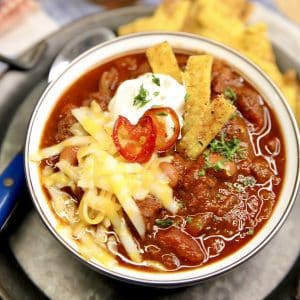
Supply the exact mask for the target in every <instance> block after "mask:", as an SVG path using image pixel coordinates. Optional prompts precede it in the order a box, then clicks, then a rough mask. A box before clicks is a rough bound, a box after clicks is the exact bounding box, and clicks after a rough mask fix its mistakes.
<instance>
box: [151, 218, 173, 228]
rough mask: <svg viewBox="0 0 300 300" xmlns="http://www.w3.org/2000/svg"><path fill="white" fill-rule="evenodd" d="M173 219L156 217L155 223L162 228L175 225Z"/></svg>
mask: <svg viewBox="0 0 300 300" xmlns="http://www.w3.org/2000/svg"><path fill="white" fill-rule="evenodd" d="M173 223H174V222H173V220H171V219H156V220H155V225H157V226H158V227H160V228H168V227H169V226H171V225H173Z"/></svg>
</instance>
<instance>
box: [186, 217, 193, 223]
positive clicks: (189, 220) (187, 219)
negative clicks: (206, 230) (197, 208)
mask: <svg viewBox="0 0 300 300" xmlns="http://www.w3.org/2000/svg"><path fill="white" fill-rule="evenodd" d="M186 222H187V224H191V223H192V222H193V218H192V217H190V216H188V217H186Z"/></svg>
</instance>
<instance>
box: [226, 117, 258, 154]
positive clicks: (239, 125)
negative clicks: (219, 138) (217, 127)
mask: <svg viewBox="0 0 300 300" xmlns="http://www.w3.org/2000/svg"><path fill="white" fill-rule="evenodd" d="M223 132H224V134H225V135H226V138H227V139H233V138H237V139H239V140H240V146H241V148H242V152H241V157H242V158H243V159H249V160H252V158H253V157H254V153H253V148H252V144H251V140H250V136H249V133H248V128H247V124H246V122H245V120H244V119H243V118H242V117H240V116H236V117H235V118H233V119H231V120H230V121H229V122H228V123H227V124H226V125H225V126H224V128H223Z"/></svg>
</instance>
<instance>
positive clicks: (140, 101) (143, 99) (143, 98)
mask: <svg viewBox="0 0 300 300" xmlns="http://www.w3.org/2000/svg"><path fill="white" fill-rule="evenodd" d="M148 95H149V91H147V90H146V89H145V88H144V86H143V85H141V86H140V90H139V93H138V94H137V95H136V96H135V97H134V101H133V105H134V106H137V107H138V108H141V107H143V106H144V105H146V104H147V103H148V102H149V101H150V100H147V97H148Z"/></svg>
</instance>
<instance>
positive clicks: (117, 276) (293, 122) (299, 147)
mask: <svg viewBox="0 0 300 300" xmlns="http://www.w3.org/2000/svg"><path fill="white" fill-rule="evenodd" d="M151 36H152V37H166V38H167V37H168V36H172V37H179V38H180V37H184V38H191V39H196V40H200V41H202V42H203V43H207V44H211V45H213V46H215V47H218V48H222V50H224V51H225V52H230V53H231V54H233V55H234V56H236V57H238V58H239V59H240V60H243V61H244V62H246V63H247V64H248V65H249V67H250V68H252V69H255V71H256V72H258V73H259V74H260V75H261V76H262V77H264V79H265V80H266V82H268V84H269V87H270V88H272V89H273V91H274V92H275V93H276V94H277V95H278V98H279V100H280V101H281V103H282V104H283V106H284V108H285V110H286V113H287V114H288V117H289V119H290V122H291V125H292V128H293V131H294V137H295V138H296V145H297V149H296V152H297V162H298V167H299V157H300V156H299V153H300V137H299V129H298V126H297V122H296V119H295V117H294V115H293V113H292V111H291V108H290V107H289V105H288V104H287V101H286V100H285V98H284V96H283V95H282V93H281V91H280V90H279V89H278V87H277V86H276V85H275V84H274V83H273V81H272V80H271V79H270V77H269V76H268V75H267V74H265V73H264V72H263V71H262V70H261V69H260V68H259V67H258V66H257V65H255V64H254V63H253V62H251V61H250V60H249V59H248V58H246V57H244V56H243V55H242V54H240V53H239V52H237V51H236V50H234V49H232V48H230V47H228V46H226V45H224V44H222V43H219V42H216V41H214V40H211V39H208V38H204V37H200V36H198V35H194V34H189V33H177V32H176V33H175V32H168V31H160V32H146V33H136V34H130V35H126V36H123V37H118V38H116V39H113V40H110V41H107V42H105V43H103V44H100V45H97V46H95V47H93V48H91V49H90V50H88V51H86V52H84V53H83V54H81V55H80V56H78V57H77V58H76V59H75V60H74V61H72V62H71V63H70V65H69V66H68V67H67V68H66V70H65V71H64V72H63V73H62V74H61V75H60V76H59V77H58V78H56V79H55V80H54V81H53V82H51V83H50V84H49V85H48V87H47V88H46V90H45V91H44V93H43V95H42V96H41V97H40V99H39V101H38V102H37V104H36V106H35V109H34V111H33V113H32V116H31V119H30V122H29V125H28V129H27V135H26V145H25V162H24V164H25V173H26V181H27V186H28V187H29V191H30V195H31V197H32V199H33V203H34V206H35V208H36V210H37V211H38V214H39V215H40V217H41V219H42V221H43V223H44V224H45V225H46V227H47V228H48V230H49V231H50V232H51V233H52V235H53V236H54V237H55V238H56V239H58V240H59V241H60V243H61V244H63V245H64V247H66V248H67V249H68V250H69V252H71V253H72V254H73V255H74V256H75V257H76V258H77V259H79V260H80V261H82V262H83V263H84V264H86V265H88V266H89V267H91V268H92V269H94V270H96V271H98V272H100V273H102V274H105V275H107V276H109V277H112V278H115V279H119V280H123V281H126V282H131V283H135V284H139V285H148V286H149V285H150V286H165V287H166V286H174V285H176V287H179V286H186V285H191V284H193V283H196V282H199V281H202V280H207V279H210V278H212V277H215V276H217V275H221V274H223V273H224V272H226V271H228V270H231V269H233V268H236V267H237V266H239V265H240V264H241V263H243V262H245V261H246V260H248V259H249V258H251V257H252V256H254V255H255V254H256V253H257V252H258V251H259V250H261V249H262V248H263V247H264V246H265V245H266V244H267V243H268V242H269V241H270V240H271V239H272V238H273V236H274V235H275V234H276V232H277V231H278V230H279V229H280V228H281V226H282V224H283V223H284V221H285V220H286V218H287V217H288V215H289V212H290V211H291V209H292V207H293V204H294V202H295V199H296V196H297V191H298V190H299V186H300V180H299V177H300V172H299V168H298V173H297V174H296V178H295V184H294V185H293V191H292V193H291V198H290V199H289V202H288V204H287V205H286V207H285V210H284V211H283V212H282V217H281V219H280V220H279V221H278V222H277V223H276V225H275V226H274V228H273V229H272V230H271V232H270V233H269V235H268V236H266V237H265V238H264V240H263V241H262V242H261V243H260V244H258V245H257V246H256V247H255V249H254V250H253V251H252V252H249V253H247V254H246V255H243V256H242V257H240V258H239V259H237V260H236V261H235V262H234V263H232V264H230V265H228V266H225V267H223V268H220V269H218V270H217V271H215V272H212V273H209V274H207V275H206V276H200V277H194V278H187V279H181V280H172V281H170V280H167V281H166V280H165V281H164V280H155V279H152V280H147V279H140V278H139V277H138V276H137V277H132V276H128V275H127V276H124V275H123V274H120V273H118V272H115V271H113V270H110V269H108V268H106V267H104V266H102V265H100V264H96V263H94V262H93V261H91V260H87V259H85V258H83V256H82V255H80V253H79V252H78V251H77V250H76V249H74V247H72V246H71V245H70V244H69V243H68V242H67V241H66V240H65V238H64V237H63V236H62V235H61V234H59V233H58V232H57V230H56V229H55V228H54V227H53V226H52V224H51V223H50V221H49V218H48V217H47V214H46V213H45V212H44V211H43V209H42V208H41V206H40V205H39V202H40V200H39V199H38V198H37V197H36V194H35V192H34V190H35V187H34V185H33V182H32V179H31V176H30V168H29V161H30V159H29V146H30V139H31V133H32V130H33V125H34V121H35V119H36V116H37V114H38V112H39V108H40V106H41V104H42V102H43V100H44V99H45V97H46V95H47V93H48V92H49V91H50V90H51V89H52V88H53V86H55V84H56V82H58V81H59V80H60V78H62V77H63V76H64V74H65V73H67V72H68V71H69V70H70V69H71V68H72V67H73V66H74V65H76V64H77V63H78V62H80V61H81V60H82V59H84V58H85V57H87V56H89V55H90V54H91V53H93V52H95V51H97V52H98V51H101V49H102V48H104V47H107V46H109V45H113V44H116V43H124V42H126V40H128V39H134V38H140V37H149V38H150V37H151ZM152 44H155V42H153V43H152ZM199 50H200V51H201V49H199ZM132 51H134V49H133V50H132ZM119 54H120V55H124V54H125V53H124V52H123V54H122V52H121V51H120V52H119ZM113 58H114V57H113V56H112V57H111V58H110V59H113ZM110 59H109V60H110ZM102 63H103V62H101V63H100V64H102ZM228 63H229V64H231V65H232V63H231V62H230V61H228ZM96 65H97V64H96V63H95V64H94V68H95V67H96ZM234 67H235V66H234ZM86 72H88V70H85V71H84V73H86ZM77 79H78V78H76V79H74V80H73V83H74V82H75V81H76V80H77ZM63 92H64V91H62V92H61V94H62V93H63ZM61 94H60V95H61ZM55 103H57V102H55ZM54 106H55V105H52V106H51V110H52V109H53V108H54ZM274 110H276V109H274ZM275 115H276V117H277V119H278V122H279V123H281V121H280V120H279V118H278V115H277V113H276V112H275ZM47 117H49V115H48V116H47ZM282 133H283V131H282ZM280 197H281V195H280ZM265 225H266V224H265ZM224 259H226V258H224ZM196 269H197V268H196ZM183 272H185V271H183ZM136 273H137V274H139V272H136ZM148 273H149V272H148ZM153 274H157V273H153ZM174 274H176V272H174Z"/></svg>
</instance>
